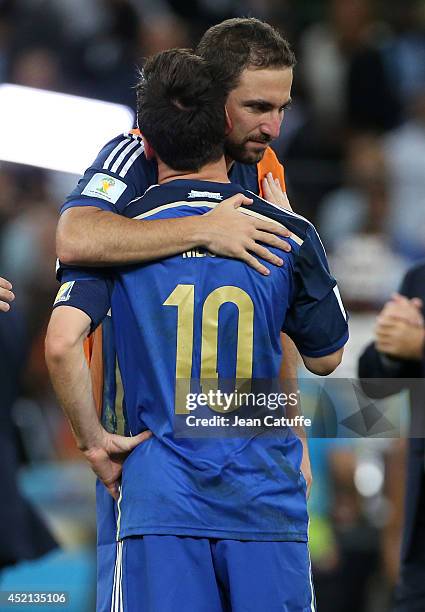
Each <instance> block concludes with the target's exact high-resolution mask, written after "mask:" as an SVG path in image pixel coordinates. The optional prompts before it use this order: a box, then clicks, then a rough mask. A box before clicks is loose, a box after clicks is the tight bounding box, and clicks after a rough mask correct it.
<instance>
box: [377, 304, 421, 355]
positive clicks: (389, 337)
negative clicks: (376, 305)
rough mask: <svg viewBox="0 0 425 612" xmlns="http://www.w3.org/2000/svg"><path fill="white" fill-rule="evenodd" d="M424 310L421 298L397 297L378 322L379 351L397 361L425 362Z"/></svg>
mask: <svg viewBox="0 0 425 612" xmlns="http://www.w3.org/2000/svg"><path fill="white" fill-rule="evenodd" d="M421 309H422V301H421V300H420V299H419V298H412V299H409V298H406V297H404V296H402V295H399V294H398V293H396V294H394V295H393V297H392V299H391V300H390V301H388V302H387V303H386V304H385V306H384V308H383V309H382V311H381V313H380V314H379V315H378V317H377V319H376V328H375V346H376V348H377V349H378V351H380V352H381V353H384V354H386V355H389V356H390V357H393V358H396V359H414V360H419V359H422V355H423V350H424V342H425V327H424V319H423V316H422V312H421Z"/></svg>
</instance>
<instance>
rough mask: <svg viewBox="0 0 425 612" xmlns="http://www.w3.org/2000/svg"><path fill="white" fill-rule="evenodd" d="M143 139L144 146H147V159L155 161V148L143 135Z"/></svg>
mask: <svg viewBox="0 0 425 612" xmlns="http://www.w3.org/2000/svg"><path fill="white" fill-rule="evenodd" d="M142 139H143V144H144V145H145V157H146V159H154V158H155V151H154V150H153V148H152V147H151V145H150V144H149V141H148V140H146V138H145V137H144V136H143V134H142Z"/></svg>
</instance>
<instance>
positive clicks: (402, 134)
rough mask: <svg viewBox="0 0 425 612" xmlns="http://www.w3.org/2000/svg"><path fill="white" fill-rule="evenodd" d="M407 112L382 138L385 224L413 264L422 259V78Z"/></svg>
mask: <svg viewBox="0 0 425 612" xmlns="http://www.w3.org/2000/svg"><path fill="white" fill-rule="evenodd" d="M407 109H408V112H409V115H410V117H409V119H408V120H407V121H406V122H405V123H404V124H403V125H401V126H400V127H399V128H397V129H396V130H394V131H393V132H390V133H389V134H387V135H386V137H385V139H384V151H385V156H386V163H387V166H388V178H389V210H388V215H387V217H386V219H385V223H386V227H387V232H388V233H389V235H391V237H392V240H393V243H394V245H395V247H396V248H397V250H398V251H399V252H400V253H402V254H403V255H404V256H405V257H407V258H409V259H410V261H412V262H413V261H417V260H418V259H420V258H423V257H425V78H424V80H423V81H419V82H417V83H416V89H415V92H414V93H412V94H411V97H410V101H409V104H408V107H407ZM394 286H396V285H394Z"/></svg>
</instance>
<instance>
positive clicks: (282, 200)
mask: <svg viewBox="0 0 425 612" xmlns="http://www.w3.org/2000/svg"><path fill="white" fill-rule="evenodd" d="M263 195H264V198H265V199H266V200H268V201H269V202H272V203H273V204H276V206H279V207H280V208H286V210H292V207H291V205H290V203H289V200H288V196H287V195H286V193H285V192H284V191H283V190H282V187H281V184H280V181H279V179H278V178H276V179H275V178H273V175H272V173H271V172H269V173H268V174H266V176H265V177H264V178H263Z"/></svg>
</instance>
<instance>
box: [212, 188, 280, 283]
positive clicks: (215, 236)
mask: <svg viewBox="0 0 425 612" xmlns="http://www.w3.org/2000/svg"><path fill="white" fill-rule="evenodd" d="M242 204H243V205H244V206H246V205H250V204H252V200H251V199H250V198H247V197H246V196H244V195H242V194H241V193H238V194H236V195H234V196H232V197H231V198H228V199H227V200H223V202H220V204H218V205H217V206H216V207H215V208H214V210H212V211H210V212H208V213H207V214H206V215H204V216H205V217H206V218H207V219H208V228H207V240H206V242H205V247H206V248H207V249H208V250H209V251H210V252H212V253H215V254H216V255H221V256H222V257H232V258H234V259H240V260H241V261H244V262H245V263H247V264H248V265H249V266H251V267H252V268H254V270H257V272H260V273H261V274H264V275H268V274H270V270H269V269H268V268H267V267H266V266H265V265H263V264H262V263H261V262H260V261H258V259H257V257H261V259H264V260H265V261H268V262H269V263H271V264H273V265H275V266H282V265H283V261H282V259H281V258H280V257H278V256H277V255H275V254H274V253H272V252H271V251H269V249H268V248H266V247H265V246H262V245H261V244H258V243H259V242H262V243H264V244H267V245H269V246H272V247H276V248H278V249H281V250H282V251H290V250H291V245H290V244H289V243H288V242H286V241H285V240H282V239H281V238H279V236H283V237H285V238H288V237H289V236H290V235H291V232H290V231H289V230H287V229H286V227H284V226H283V225H279V224H278V223H274V222H271V221H264V220H263V219H257V218H256V217H253V216H250V215H249V214H243V212H242V211H240V210H239V208H240V206H241V205H242Z"/></svg>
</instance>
